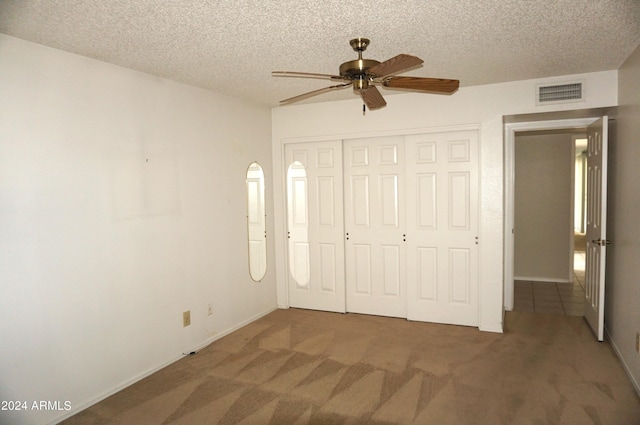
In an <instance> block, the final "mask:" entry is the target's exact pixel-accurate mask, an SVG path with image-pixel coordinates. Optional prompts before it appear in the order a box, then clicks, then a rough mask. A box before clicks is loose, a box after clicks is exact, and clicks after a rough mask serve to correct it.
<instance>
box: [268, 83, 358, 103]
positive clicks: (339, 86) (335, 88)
mask: <svg viewBox="0 0 640 425" xmlns="http://www.w3.org/2000/svg"><path fill="white" fill-rule="evenodd" d="M350 85H351V83H345V84H338V85H335V86H329V87H324V88H321V89H318V90H314V91H310V92H308V93H303V94H299V95H298V96H294V97H290V98H288V99H285V100H281V101H280V104H281V105H288V104H289V103H293V102H297V101H299V100H302V99H306V98H308V97H312V96H316V95H318V94H322V93H327V92H330V91H333V90H338V89H342V88H345V87H348V86H350Z"/></svg>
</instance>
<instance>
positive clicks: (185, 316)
mask: <svg viewBox="0 0 640 425" xmlns="http://www.w3.org/2000/svg"><path fill="white" fill-rule="evenodd" d="M190 324H191V310H187V311H185V312H184V313H182V327H187V326H189V325H190Z"/></svg>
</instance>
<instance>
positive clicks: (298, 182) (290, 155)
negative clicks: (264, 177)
mask: <svg viewBox="0 0 640 425" xmlns="http://www.w3.org/2000/svg"><path fill="white" fill-rule="evenodd" d="M285 159H286V164H287V227H288V228H287V238H288V247H287V248H288V250H287V251H288V269H289V273H288V288H289V305H290V306H291V307H299V308H309V309H314V310H324V311H335V312H345V285H344V230H343V229H344V227H343V225H344V222H343V214H344V212H343V208H342V181H343V178H342V142H341V141H329V142H315V143H297V144H292V145H285Z"/></svg>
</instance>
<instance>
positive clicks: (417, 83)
mask: <svg viewBox="0 0 640 425" xmlns="http://www.w3.org/2000/svg"><path fill="white" fill-rule="evenodd" d="M382 85H383V86H385V87H389V88H394V89H408V90H417V91H425V92H433V93H445V94H451V93H454V92H455V91H456V90H458V87H459V86H460V81H458V80H445V79H442V78H420V77H387V78H384V79H383V80H382Z"/></svg>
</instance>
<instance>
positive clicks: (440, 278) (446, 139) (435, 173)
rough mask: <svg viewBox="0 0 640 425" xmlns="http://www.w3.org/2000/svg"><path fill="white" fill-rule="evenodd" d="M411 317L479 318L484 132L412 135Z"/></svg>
mask: <svg viewBox="0 0 640 425" xmlns="http://www.w3.org/2000/svg"><path fill="white" fill-rule="evenodd" d="M406 151H407V155H406V169H407V173H406V174H407V211H408V214H407V226H406V227H407V229H406V230H407V242H406V243H407V291H408V297H407V300H408V318H409V319H410V320H420V321H428V322H438V323H449V324H458V325H468V326H477V324H478V273H479V271H478V250H479V249H478V243H479V241H478V230H479V229H478V191H479V188H478V133H477V131H460V132H446V133H433V134H420V135H414V136H407V137H406Z"/></svg>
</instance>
